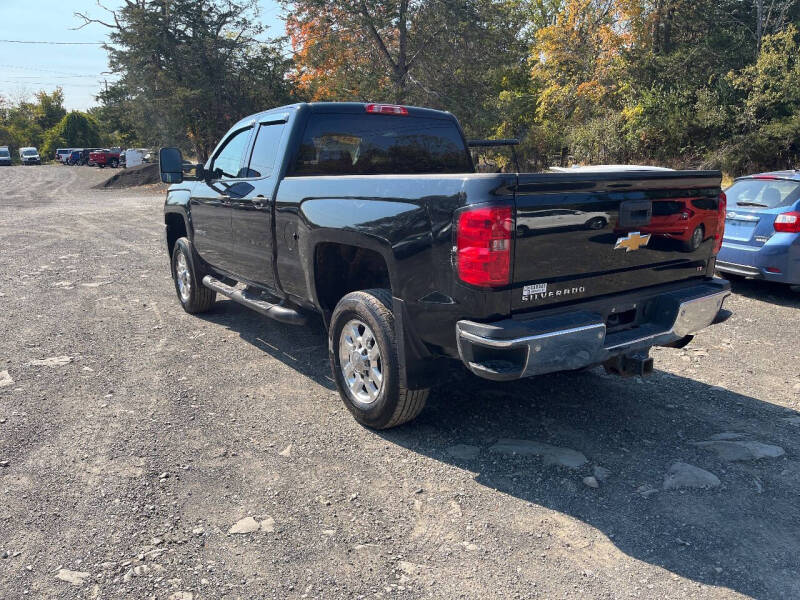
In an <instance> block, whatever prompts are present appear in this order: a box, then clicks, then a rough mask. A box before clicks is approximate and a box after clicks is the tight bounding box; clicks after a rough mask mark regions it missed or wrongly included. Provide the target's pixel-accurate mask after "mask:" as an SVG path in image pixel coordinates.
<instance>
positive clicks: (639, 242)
mask: <svg viewBox="0 0 800 600" xmlns="http://www.w3.org/2000/svg"><path fill="white" fill-rule="evenodd" d="M649 242H650V234H649V233H648V234H647V235H642V234H641V233H639V232H638V231H634V232H633V233H629V234H628V235H627V237H621V238H619V239H618V240H617V244H616V245H615V246H614V250H619V249H620V248H625V252H626V253H627V252H633V251H634V250H638V249H639V248H644V247H645V246H647V244H648V243H649Z"/></svg>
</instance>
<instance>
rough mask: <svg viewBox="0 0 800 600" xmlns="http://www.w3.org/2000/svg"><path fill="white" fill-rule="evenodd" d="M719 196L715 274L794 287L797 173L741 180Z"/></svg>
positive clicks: (799, 229)
mask: <svg viewBox="0 0 800 600" xmlns="http://www.w3.org/2000/svg"><path fill="white" fill-rule="evenodd" d="M725 194H726V195H727V197H728V212H727V218H726V220H725V237H724V239H723V241H722V249H721V250H720V252H719V255H718V256H717V270H718V271H720V272H722V273H723V274H726V273H727V274H732V275H738V276H742V277H753V278H756V279H764V280H767V281H775V282H778V283H787V284H790V285H800V171H796V170H795V171H777V172H775V173H764V174H761V175H750V176H747V177H741V178H739V179H737V180H736V181H735V182H734V183H733V185H732V186H731V187H729V188H728V189H727V190H726V191H725Z"/></svg>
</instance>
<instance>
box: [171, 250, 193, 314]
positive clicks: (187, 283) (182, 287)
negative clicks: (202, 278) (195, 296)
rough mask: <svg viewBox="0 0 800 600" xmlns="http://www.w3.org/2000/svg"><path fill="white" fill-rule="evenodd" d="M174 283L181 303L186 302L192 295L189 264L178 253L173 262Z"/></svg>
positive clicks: (182, 254)
mask: <svg viewBox="0 0 800 600" xmlns="http://www.w3.org/2000/svg"><path fill="white" fill-rule="evenodd" d="M175 281H176V282H177V284H178V293H179V294H180V296H181V300H182V301H183V302H188V301H189V298H190V296H191V295H192V274H191V272H190V271H189V262H188V261H187V260H186V255H185V254H184V253H183V252H179V253H178V260H176V261H175Z"/></svg>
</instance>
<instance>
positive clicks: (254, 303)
mask: <svg viewBox="0 0 800 600" xmlns="http://www.w3.org/2000/svg"><path fill="white" fill-rule="evenodd" d="M203 285H204V286H206V287H207V288H209V289H212V290H214V291H215V292H217V293H218V294H222V295H223V296H225V297H227V298H230V299H231V300H233V301H234V302H238V303H239V304H242V305H244V306H246V307H247V308H252V309H253V310H254V311H256V312H258V313H261V314H262V315H264V316H265V317H269V318H270V319H275V320H276V321H280V322H281V323H287V324H289V325H305V324H306V320H307V319H306V316H305V315H304V314H303V313H301V312H300V311H298V310H297V309H295V308H291V307H289V306H286V305H284V304H273V303H272V302H267V301H266V300H263V299H261V298H259V297H258V296H256V295H255V294H253V293H251V292H248V291H247V290H239V289H236V288H235V287H233V286H230V285H226V284H224V283H222V282H221V281H219V280H218V279H214V278H213V277H211V275H206V276H205V277H203Z"/></svg>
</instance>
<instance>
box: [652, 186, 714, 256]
mask: <svg viewBox="0 0 800 600" xmlns="http://www.w3.org/2000/svg"><path fill="white" fill-rule="evenodd" d="M718 219H719V206H718V200H717V198H716V197H714V198H676V199H674V200H656V201H654V202H653V218H652V220H651V221H650V224H649V225H648V226H647V227H643V228H642V233H650V234H652V235H658V236H664V237H668V238H670V239H673V240H678V241H679V242H682V244H683V247H684V249H685V250H688V251H694V250H697V249H698V248H699V247H700V244H702V243H703V242H704V241H706V240H707V239H709V238H712V237H714V235H715V234H716V233H717V221H718Z"/></svg>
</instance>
